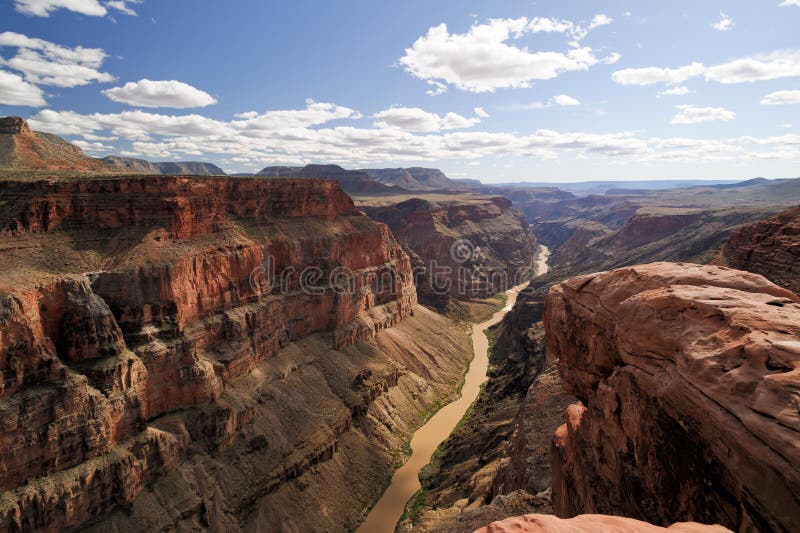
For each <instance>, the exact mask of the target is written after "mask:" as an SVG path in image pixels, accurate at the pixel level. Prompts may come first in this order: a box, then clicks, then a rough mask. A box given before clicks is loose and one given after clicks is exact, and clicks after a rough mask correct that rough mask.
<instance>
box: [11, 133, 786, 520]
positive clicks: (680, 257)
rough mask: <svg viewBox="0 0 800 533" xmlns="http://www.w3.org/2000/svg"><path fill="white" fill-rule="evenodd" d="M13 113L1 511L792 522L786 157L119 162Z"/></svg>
mask: <svg viewBox="0 0 800 533" xmlns="http://www.w3.org/2000/svg"><path fill="white" fill-rule="evenodd" d="M0 136H2V137H0V141H2V142H3V143H5V144H3V147H2V148H3V150H0V155H2V158H3V159H2V161H3V163H4V165H6V166H5V170H4V171H3V174H2V175H1V176H0V206H1V208H0V271H2V276H0V371H1V372H2V382H0V414H2V420H3V429H2V430H0V444H2V446H0V530H4V531H6V530H7V531H61V530H81V531H98V532H99V531H153V530H156V531H164V530H185V529H192V530H211V531H220V530H229V531H254V530H259V531H261V530H269V531H348V530H355V529H357V528H358V527H359V526H360V525H362V524H363V527H364V528H366V529H365V530H369V531H372V530H391V529H392V527H393V525H390V524H389V522H392V524H393V522H394V521H395V520H396V518H398V517H399V516H400V515H401V514H402V518H401V520H400V522H399V524H398V526H397V529H398V530H399V531H421V532H425V531H430V532H434V531H436V532H450V531H453V532H456V531H459V532H460V531H472V530H481V531H512V530H513V531H583V530H591V528H596V527H600V526H603V527H608V528H620V529H624V530H630V531H658V530H662V529H663V528H669V529H675V530H687V531H689V530H691V531H702V530H708V531H726V530H735V531H743V532H749V531H795V530H797V529H798V528H800V516H799V514H798V512H797V510H798V509H800V496H799V495H800V478H799V477H798V475H797V465H798V464H800V455H798V442H800V436H799V435H798V432H799V431H800V419H798V414H797V409H796V408H795V407H796V404H797V390H798V387H800V385H799V384H798V381H797V377H796V374H797V371H798V370H797V368H798V365H799V364H800V350H798V340H797V339H799V338H800V330H798V324H800V297H798V295H797V291H798V287H800V286H799V285H798V277H800V273H799V271H798V264H800V263H798V258H800V256H798V250H800V241H799V240H798V239H800V230H798V227H800V225H798V220H800V211H798V208H797V207H796V204H797V203H798V202H799V201H800V187H798V184H800V181H798V180H776V181H767V180H752V181H751V182H745V183H741V184H718V185H707V186H699V187H691V188H686V189H680V188H675V189H666V190H656V191H652V190H632V189H629V190H624V189H618V188H617V189H612V190H609V191H606V193H605V194H594V193H592V194H584V195H581V194H579V193H578V192H576V193H570V192H566V191H562V190H559V189H555V188H552V187H516V186H514V187H493V186H479V185H475V184H466V183H464V184H458V188H457V189H453V190H450V191H438V190H435V189H434V187H437V186H439V185H443V184H445V183H446V182H444V181H443V180H444V179H447V178H446V177H444V175H443V174H441V173H439V172H434V171H431V170H430V169H416V168H412V169H383V170H375V171H372V170H367V171H352V170H345V169H343V168H341V167H338V166H335V165H309V166H307V167H302V168H294V167H268V168H266V169H265V170H264V172H263V175H262V176H253V177H195V176H174V175H162V174H158V175H156V174H152V175H149V174H143V173H141V174H136V175H131V174H128V175H115V174H114V173H113V172H116V171H112V172H111V173H109V172H108V171H107V169H106V168H105V167H95V166H93V165H95V164H96V162H97V160H94V159H93V158H88V157H87V156H85V155H84V154H83V153H82V152H81V151H80V149H78V148H77V147H74V146H71V145H68V143H66V142H65V141H63V140H60V139H58V138H57V137H55V136H48V134H43V133H37V132H33V131H31V130H30V128H29V127H28V126H27V124H26V123H25V122H24V121H20V120H15V119H10V120H9V119H4V121H3V122H2V131H0ZM6 148H8V149H6ZM148 168H149V167H148ZM192 168H193V167H192ZM70 169H73V170H70ZM74 169H78V170H74ZM140 170H141V169H140ZM187 171H191V169H189V168H188V167H187ZM293 174H299V175H298V176H294V175H293ZM328 177H330V178H332V179H321V178H328ZM415 181H416V182H415ZM397 183H400V184H402V185H404V186H408V187H409V188H412V187H416V188H418V189H421V190H418V191H417V192H409V191H408V190H405V189H403V188H401V187H400V186H398V185H397ZM348 191H349V192H350V193H352V194H354V197H353V198H351V197H350V196H349V195H348ZM576 191H577V189H576ZM529 221H530V223H529ZM431 265H438V266H444V267H447V268H446V269H445V270H446V271H445V272H444V273H443V274H442V275H441V276H439V277H436V276H435V275H434V274H437V273H436V272H435V269H433V268H431ZM440 283H442V284H444V285H443V286H444V287H445V288H446V290H440V288H441V286H440ZM519 283H523V285H521V286H520V287H518V288H517V289H522V288H523V287H524V289H523V290H521V291H519V293H517V291H516V290H515V291H513V292H511V293H509V294H508V300H504V299H503V298H500V297H499V296H498V295H497V293H498V292H503V291H506V290H508V289H510V288H511V286H512V285H518V284H519ZM504 306H505V308H504ZM487 327H488V329H487V330H486V333H485V335H484V329H485V328H487ZM473 354H474V356H475V359H474V361H473ZM468 368H469V372H468V373H467V369H468ZM462 385H463V386H462ZM473 400H474V401H473ZM443 406H444V407H443ZM420 428H421V429H420ZM445 437H446V438H445ZM443 439H444V440H443ZM442 440H443V442H442ZM426 463H427V464H426ZM404 464H405V466H402V468H400V467H401V465H404ZM398 468H400V469H399V470H398ZM395 472H396V476H398V477H396V478H395V481H392V478H393V474H395ZM400 478H402V480H404V481H397V480H398V479H400ZM417 478H419V484H416V480H417ZM387 487H389V489H388V491H387V492H386V494H385V496H384V498H383V499H381V494H382V493H383V491H384V489H386V488H387ZM395 489H397V490H399V492H398V493H397V494H400V495H399V496H398V495H396V494H395ZM417 489H419V490H418V491H417V492H416V494H413V492H414V491H415V490H417ZM412 494H413V496H412V497H411V498H410V500H408V502H406V500H407V499H408V497H409V496H411V495H412ZM384 500H385V501H388V502H389V503H388V504H387V505H388V506H389V507H390V508H391V509H390V512H389V514H381V513H383V511H382V509H383V502H384ZM376 503H377V504H378V505H377V507H375V508H374V511H375V513H374V514H375V516H379V518H377V519H373V520H372V521H370V520H369V519H368V516H370V517H372V515H370V511H371V510H373V506H375V505H376ZM308 509H315V512H313V513H309V512H308ZM389 515H391V518H390V519H385V518H380V517H385V516H389ZM612 515H616V516H612ZM509 517H511V518H509ZM513 517H517V518H513ZM623 517H624V518H623ZM365 520H367V521H366V522H365ZM376 520H377V522H376ZM695 522H696V523H695ZM376 524H377V525H376ZM487 524H490V525H488V526H487ZM701 524H707V525H701ZM376 527H377V529H376ZM481 528H483V529H481Z"/></svg>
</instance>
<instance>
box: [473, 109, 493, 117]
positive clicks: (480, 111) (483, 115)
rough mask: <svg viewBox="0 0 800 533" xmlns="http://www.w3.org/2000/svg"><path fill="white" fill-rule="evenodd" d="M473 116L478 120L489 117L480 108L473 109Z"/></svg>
mask: <svg viewBox="0 0 800 533" xmlns="http://www.w3.org/2000/svg"><path fill="white" fill-rule="evenodd" d="M475 115H476V116H477V117H479V118H489V116H490V115H489V113H487V112H486V110H485V109H484V108H482V107H476V108H475Z"/></svg>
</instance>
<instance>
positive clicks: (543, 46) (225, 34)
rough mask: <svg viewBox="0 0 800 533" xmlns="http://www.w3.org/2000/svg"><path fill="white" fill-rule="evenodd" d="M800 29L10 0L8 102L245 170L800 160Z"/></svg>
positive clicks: (168, 156) (713, 167) (605, 17)
mask: <svg viewBox="0 0 800 533" xmlns="http://www.w3.org/2000/svg"><path fill="white" fill-rule="evenodd" d="M782 4H786V5H782ZM798 27H800V0H760V1H758V2H755V1H752V0H739V1H735V0H705V1H703V2H697V1H696V0H695V1H672V2H656V1H641V0H639V1H635V0H628V1H624V0H617V1H604V2H597V1H572V2H562V1H558V2H556V1H549V2H545V1H541V0H540V1H537V2H531V1H526V2H523V1H500V0H493V1H492V2H486V1H464V0H460V1H451V0H436V1H432V0H428V1H413V0H409V1H405V2H384V1H380V2H379V1H345V0H343V1H339V2H330V1H295V2H263V1H244V0H242V1H237V2H218V1H213V2H212V1H206V0H169V1H156V0H142V1H136V2H133V1H130V0H128V1H123V0H3V2H2V4H1V5H0V114H2V115H10V114H15V115H21V116H24V117H27V118H29V119H30V120H31V123H32V125H33V126H34V127H35V128H37V129H40V130H43V131H50V132H53V133H57V134H60V135H62V136H64V137H66V138H67V139H69V140H70V141H72V142H76V143H77V144H79V145H80V146H82V147H83V148H84V149H85V150H86V151H87V153H90V154H91V155H96V156H103V155H107V154H110V153H115V154H122V155H128V156H133V157H142V158H146V159H151V160H206V161H212V162H215V163H217V164H219V165H220V166H222V167H223V168H224V169H226V170H228V171H254V170H255V171H257V170H259V169H260V168H262V167H264V166H266V165H272V164H302V163H311V162H319V163H321V162H332V163H338V164H341V165H343V166H346V167H351V168H355V167H383V166H412V165H423V166H433V167H439V168H442V169H443V170H445V171H446V172H447V173H448V174H449V175H451V176H453V177H471V178H479V179H481V180H483V181H485V182H502V181H516V180H529V181H532V180H547V181H575V180H586V179H652V178H742V179H746V178H751V177H754V176H762V175H763V176H767V177H795V176H797V175H800V172H799V171H798V170H797V169H798V162H800V134H798V128H800V34H799V33H798V31H797V28H798Z"/></svg>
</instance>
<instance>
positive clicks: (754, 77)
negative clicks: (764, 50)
mask: <svg viewBox="0 0 800 533" xmlns="http://www.w3.org/2000/svg"><path fill="white" fill-rule="evenodd" d="M697 76H704V77H705V79H706V80H707V81H716V82H719V83H725V84H730V83H747V82H754V81H765V80H776V79H780V78H792V77H798V76H800V50H776V51H774V52H770V53H768V54H759V55H755V56H748V57H743V58H740V59H735V60H733V61H729V62H727V63H723V64H721V65H716V66H712V67H707V66H705V65H703V64H702V63H698V62H694V63H691V64H690V65H686V66H684V67H679V68H660V67H644V68H627V69H623V70H618V71H616V72H614V73H613V74H612V75H611V79H612V80H614V81H615V82H616V83H618V84H620V85H653V84H656V83H665V84H668V85H675V84H678V83H683V82H685V81H686V80H688V79H690V78H694V77H697Z"/></svg>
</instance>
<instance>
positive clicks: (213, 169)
mask: <svg viewBox="0 0 800 533" xmlns="http://www.w3.org/2000/svg"><path fill="white" fill-rule="evenodd" d="M101 161H102V162H103V163H105V164H107V165H109V166H112V167H116V168H119V169H122V170H128V171H135V172H142V173H146V174H164V175H168V176H224V175H225V171H224V170H222V169H221V168H219V167H218V166H217V165H215V164H213V163H204V162H202V161H181V162H157V163H154V162H152V161H147V160H146V159H136V158H133V157H120V156H116V155H110V156H108V157H104V158H102V159H101Z"/></svg>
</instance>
